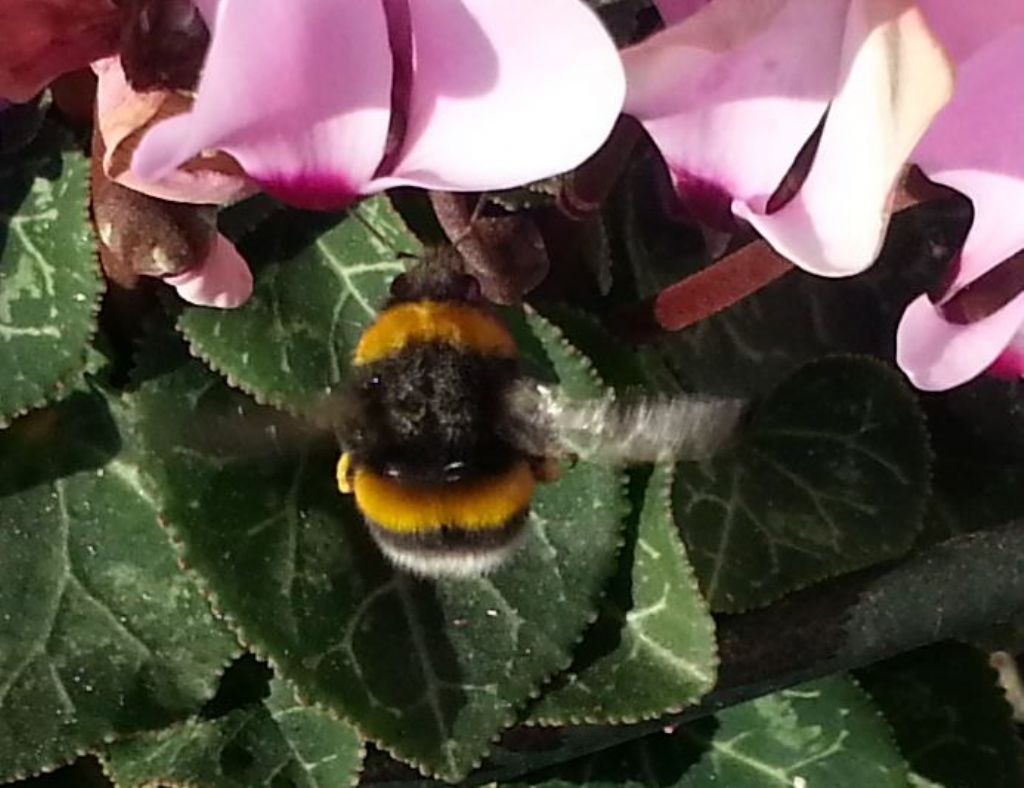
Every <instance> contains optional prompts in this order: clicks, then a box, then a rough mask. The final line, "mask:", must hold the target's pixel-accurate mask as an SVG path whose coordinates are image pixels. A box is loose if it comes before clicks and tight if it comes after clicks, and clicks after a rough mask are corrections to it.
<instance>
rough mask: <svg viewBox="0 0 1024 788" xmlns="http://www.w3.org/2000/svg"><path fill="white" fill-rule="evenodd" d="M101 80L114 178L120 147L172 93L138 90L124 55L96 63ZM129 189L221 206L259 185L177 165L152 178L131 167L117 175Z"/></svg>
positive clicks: (100, 111) (106, 163)
mask: <svg viewBox="0 0 1024 788" xmlns="http://www.w3.org/2000/svg"><path fill="white" fill-rule="evenodd" d="M92 68H93V71H95V72H96V76H97V77H98V83H97V88H96V116H97V120H98V125H99V131H100V135H101V137H102V139H103V147H104V152H103V171H104V173H106V175H107V176H108V177H111V165H112V163H113V160H114V155H115V153H116V152H117V149H118V146H120V145H121V144H122V143H124V142H125V141H126V139H127V138H128V137H130V136H131V135H132V134H134V133H135V132H137V131H138V130H139V129H140V128H141V127H142V126H144V125H145V124H146V123H148V122H150V121H151V120H152V119H153V118H154V117H155V116H156V115H157V113H159V112H160V110H161V108H162V107H163V104H164V102H165V100H166V98H167V96H166V94H165V93H164V92H162V91H148V92H145V93H136V92H135V91H134V90H132V89H131V87H129V85H128V81H127V80H126V79H125V75H124V69H123V68H122V67H121V61H120V58H117V57H110V58H104V59H102V60H97V61H96V62H95V63H93V64H92ZM113 180H114V182H115V183H119V184H121V185H122V186H125V187H127V188H129V189H133V190H134V191H137V192H142V193H143V194H148V195H150V196H151V197H157V198H159V199H162V200H170V201H172V202H188V203H208V204H211V205H220V204H223V203H228V202H233V201H235V200H238V199H240V198H241V197H244V196H246V195H248V194H250V193H251V192H252V191H253V189H254V186H253V185H252V184H250V183H249V182H248V181H247V180H246V179H244V178H242V177H239V176H238V175H233V174H230V173H226V172H219V171H216V170H211V169H203V170H196V169H190V170H188V171H186V170H181V169H176V170H172V171H171V172H169V173H168V174H167V175H166V176H164V177H163V178H162V179H160V180H159V181H147V180H143V179H142V178H140V177H138V175H136V174H135V173H134V172H132V171H131V170H130V169H128V170H124V171H122V172H119V173H117V175H116V176H114V177H113Z"/></svg>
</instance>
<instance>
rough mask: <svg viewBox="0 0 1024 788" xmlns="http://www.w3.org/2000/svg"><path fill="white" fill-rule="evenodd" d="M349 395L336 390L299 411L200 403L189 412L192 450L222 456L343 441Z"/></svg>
mask: <svg viewBox="0 0 1024 788" xmlns="http://www.w3.org/2000/svg"><path fill="white" fill-rule="evenodd" d="M348 410H349V398H347V397H345V396H344V395H343V394H339V393H337V392H331V393H329V394H327V395H325V396H324V397H323V398H322V399H321V400H319V401H317V402H316V403H314V404H312V405H310V406H308V407H306V408H304V409H303V411H302V413H301V415H297V414H292V413H288V412H285V411H282V410H278V409H277V408H274V407H271V406H267V405H258V404H256V403H254V402H246V403H239V404H237V405H235V406H232V407H229V408H225V407H224V406H223V403H211V406H210V407H209V408H208V409H207V408H205V407H203V405H202V404H200V406H199V407H198V409H197V412H196V413H195V414H194V421H195V422H196V424H197V425H198V428H197V429H196V430H194V431H192V432H191V434H190V435H189V436H188V439H187V440H188V443H189V444H190V445H191V447H192V448H194V449H196V450H199V451H202V452H203V453H204V454H208V455H211V456H215V457H220V458H222V459H225V460H228V459H231V460H243V461H244V460H255V459H258V458H260V457H266V456H270V455H291V454H296V453H299V452H303V451H306V450H308V449H310V448H311V447H312V446H313V445H314V444H318V443H319V444H323V443H326V442H332V443H335V444H337V443H340V444H342V445H344V437H345V430H346V429H347V426H348V421H347V417H348Z"/></svg>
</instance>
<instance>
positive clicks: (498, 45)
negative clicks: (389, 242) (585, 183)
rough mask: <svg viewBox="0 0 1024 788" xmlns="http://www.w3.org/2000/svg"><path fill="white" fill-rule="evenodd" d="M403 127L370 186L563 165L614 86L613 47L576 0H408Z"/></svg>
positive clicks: (451, 184)
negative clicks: (384, 171)
mask: <svg viewBox="0 0 1024 788" xmlns="http://www.w3.org/2000/svg"><path fill="white" fill-rule="evenodd" d="M410 11H411V21H412V35H413V39H414V47H415V65H414V76H413V80H412V94H411V101H410V106H409V115H408V127H407V135H406V139H405V143H404V147H403V149H402V152H401V155H400V156H399V158H398V160H397V163H396V165H395V167H394V169H393V171H392V172H391V173H390V175H391V176H392V177H385V178H382V179H381V180H380V181H378V182H377V183H376V184H375V185H374V188H376V189H381V188H386V187H388V186H393V185H396V184H412V185H417V186H425V187H428V188H437V189H449V190H487V189H502V188H507V187H511V186H516V185H520V184H523V183H527V182H529V181H533V180H537V179H539V178H544V177H547V176H550V175H554V174H556V173H559V172H563V171H565V170H569V169H571V168H573V167H575V166H576V165H578V164H580V163H581V162H582V161H583V160H584V159H586V158H587V157H588V156H590V155H591V154H592V153H593V152H594V151H595V150H596V149H597V148H598V147H599V146H600V145H601V143H602V142H603V141H604V140H605V138H606V137H607V136H608V133H609V132H610V130H611V127H612V124H613V123H614V122H615V119H616V117H618V114H619V111H620V109H621V107H622V98H623V94H624V92H625V86H624V78H623V74H622V66H621V63H620V61H619V57H618V53H617V52H616V50H615V45H614V44H613V43H612V40H611V39H610V38H609V36H608V34H607V32H606V31H605V29H604V27H603V26H602V25H601V23H600V21H599V20H598V19H597V17H596V16H595V15H594V14H593V12H591V11H590V10H589V9H588V8H587V7H586V5H585V4H583V3H581V2H579V1H578V0H515V2H495V0H410Z"/></svg>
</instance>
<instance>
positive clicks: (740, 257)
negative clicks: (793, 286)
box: [654, 240, 793, 331]
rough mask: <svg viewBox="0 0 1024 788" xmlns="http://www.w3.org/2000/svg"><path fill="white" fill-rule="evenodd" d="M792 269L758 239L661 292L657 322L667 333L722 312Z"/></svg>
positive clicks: (655, 305) (658, 297)
mask: <svg viewBox="0 0 1024 788" xmlns="http://www.w3.org/2000/svg"><path fill="white" fill-rule="evenodd" d="M792 270H793V264H792V263H791V262H789V261H788V260H787V259H786V258H784V257H783V256H782V255H780V254H778V253H777V252H776V251H775V250H774V249H772V248H771V247H770V246H769V245H768V244H767V243H765V242H764V241H761V240H758V241H754V242H753V243H750V244H747V245H746V246H744V247H741V248H740V249H737V250H736V251H735V252H733V253H732V254H728V255H726V256H725V257H723V258H721V259H719V260H716V261H715V262H714V263H712V264H711V265H709V266H708V267H707V268H704V269H702V270H701V271H698V272H697V273H695V274H692V275H691V276H688V277H686V278H685V279H683V280H681V281H679V282H676V283H675V284H674V285H670V286H669V287H666V288H665V289H664V290H662V291H661V292H660V293H658V295H657V296H656V297H655V299H654V320H655V322H656V323H657V325H658V326H659V327H661V328H663V329H666V330H668V331H679V330H680V329H683V328H686V327H687V326H691V325H693V324H694V323H698V322H700V321H701V320H704V319H705V318H708V317H711V315H714V314H715V313H717V312H721V311H722V310H723V309H725V308H726V307H729V306H732V305H733V304H735V303H736V302H737V301H741V300H743V299H744V298H746V297H747V296H749V295H752V294H753V293H756V292H757V291H758V290H760V289H761V288H762V287H764V286H766V285H769V284H771V283H772V282H774V281H775V280H776V279H778V278H779V277H781V276H782V275H783V274H787V273H789V272H790V271H792Z"/></svg>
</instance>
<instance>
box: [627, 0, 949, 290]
mask: <svg viewBox="0 0 1024 788" xmlns="http://www.w3.org/2000/svg"><path fill="white" fill-rule="evenodd" d="M658 6H659V9H660V10H661V11H662V13H663V15H664V16H665V18H666V19H667V20H668V21H670V22H672V24H671V25H670V27H668V28H667V29H666V30H664V31H661V32H659V33H657V34H655V35H653V36H652V37H651V38H649V39H647V40H646V41H644V42H642V43H640V44H639V45H637V46H634V47H631V48H629V49H626V50H625V51H624V52H623V55H622V57H623V62H624V64H625V68H626V75H627V84H628V91H627V97H626V105H625V111H626V112H627V113H629V114H631V115H633V116H635V117H636V118H637V119H638V120H639V121H640V122H641V123H642V124H643V126H644V127H645V128H646V130H647V132H648V133H649V134H650V136H651V137H652V138H653V140H654V142H655V144H656V145H657V146H658V148H659V149H660V151H661V153H662V155H663V156H664V158H665V160H666V162H667V163H668V166H669V169H670V172H671V174H672V178H673V182H674V184H675V188H676V191H677V193H678V195H679V197H680V198H681V200H682V201H683V203H684V205H685V206H686V207H687V208H688V209H689V211H690V212H691V213H692V214H693V215H694V217H695V218H697V219H699V220H701V221H703V222H705V223H707V224H709V225H711V226H714V227H717V228H719V229H725V230H730V229H733V228H734V227H735V224H736V219H742V220H745V221H747V222H749V223H750V224H751V225H753V227H754V228H755V229H756V230H757V231H758V232H759V233H760V234H761V235H762V236H763V237H764V238H765V240H766V241H768V243H770V244H771V245H772V246H773V247H774V248H775V250H776V251H778V252H779V253H780V254H782V255H783V256H785V257H787V258H788V259H789V260H790V261H792V262H793V263H795V264H796V265H798V266H800V267H801V268H803V269H805V270H807V271H810V272H812V273H815V274H820V275H822V276H848V275H851V274H855V273H858V272H860V271H862V270H864V269H865V268H867V267H868V266H870V265H871V263H872V262H873V261H874V260H875V257H876V256H877V254H878V252H879V249H880V247H881V243H882V239H883V236H884V234H885V230H886V228H887V225H888V220H889V213H890V210H891V203H892V192H893V189H894V186H895V183H896V181H897V179H898V177H899V175H900V173H901V171H902V169H903V167H904V165H905V163H906V158H907V156H908V154H909V153H910V151H911V150H912V149H913V147H914V146H915V144H916V143H917V141H918V140H919V139H920V137H921V135H922V134H923V133H924V131H925V129H926V128H927V126H928V124H929V122H930V121H931V120H932V118H933V117H934V116H935V114H936V113H937V112H938V110H939V109H940V108H941V107H942V105H943V104H944V103H945V102H946V101H947V100H948V98H949V95H950V92H951V67H950V64H949V62H948V60H947V58H946V56H945V54H944V52H943V50H942V48H941V46H940V45H939V43H938V42H937V41H936V39H935V37H934V35H933V34H932V32H931V31H930V30H929V28H928V26H927V25H926V24H925V21H924V18H923V17H922V14H921V12H920V10H919V9H918V8H917V7H916V6H915V4H914V3H913V2H912V0H711V2H708V3H704V2H701V0H660V1H659V2H658ZM816 134H820V137H818V138H817V139H815V136H816ZM808 159H809V161H810V166H809V169H807V170H806V173H804V172H801V171H798V170H800V167H801V166H803V165H804V164H806V163H807V160H808ZM795 162H799V165H800V166H798V167H796V168H794V163H795ZM791 171H792V173H791ZM804 175H806V177H804ZM801 178H802V180H800V179H801Z"/></svg>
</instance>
